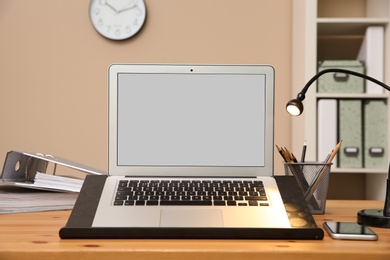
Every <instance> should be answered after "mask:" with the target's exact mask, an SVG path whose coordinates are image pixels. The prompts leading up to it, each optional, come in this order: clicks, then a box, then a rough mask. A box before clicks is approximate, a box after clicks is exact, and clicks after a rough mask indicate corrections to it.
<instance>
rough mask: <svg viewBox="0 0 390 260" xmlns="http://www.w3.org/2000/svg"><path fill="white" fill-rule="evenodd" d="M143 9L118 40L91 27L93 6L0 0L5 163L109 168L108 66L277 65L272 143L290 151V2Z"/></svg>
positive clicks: (225, 1) (181, 2) (198, 2)
mask: <svg viewBox="0 0 390 260" xmlns="http://www.w3.org/2000/svg"><path fill="white" fill-rule="evenodd" d="M145 3H146V6H147V21H146V24H145V25H144V28H143V30H142V31H141V32H140V33H139V34H138V35H137V36H135V37H133V38H132V39H130V40H126V41H123V42H114V41H109V40H107V39H105V38H103V37H101V36H100V35H99V34H98V33H96V32H95V30H94V29H93V27H92V26H91V24H90V21H89V18H88V5H89V0H77V1H76V0H75V1H60V0H35V1H26V0H1V1H0V37H1V38H0V126H1V130H0V133H1V134H0V164H2V161H3V159H1V158H3V156H5V154H6V152H7V151H9V150H23V151H30V152H41V153H49V154H54V155H57V156H61V157H65V158H67V159H70V160H75V161H78V162H81V163H84V164H86V165H89V166H92V167H96V168H100V169H102V170H106V168H107V67H108V66H109V64H111V63H207V64H210V63H220V64H241V63H246V64H255V63H268V64H272V65H273V66H274V67H275V69H276V110H275V113H276V122H275V126H276V135H275V143H276V144H279V145H283V146H289V145H290V134H289V133H290V118H289V117H288V116H287V114H286V113H285V111H284V106H285V102H286V101H287V100H288V99H289V98H290V97H291V96H292V94H291V93H290V82H291V68H290V66H291V9H292V7H291V5H292V1H291V0H277V1H275V0H146V1H145ZM294 95H295V94H294ZM275 166H276V171H277V172H279V173H280V172H281V171H282V163H281V160H280V157H279V156H278V154H277V153H275Z"/></svg>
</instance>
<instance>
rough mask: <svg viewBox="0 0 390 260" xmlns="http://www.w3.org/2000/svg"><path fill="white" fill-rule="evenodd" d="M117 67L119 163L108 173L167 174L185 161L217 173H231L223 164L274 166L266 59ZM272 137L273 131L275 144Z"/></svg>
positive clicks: (113, 145) (114, 107) (113, 146)
mask: <svg viewBox="0 0 390 260" xmlns="http://www.w3.org/2000/svg"><path fill="white" fill-rule="evenodd" d="M117 66H120V68H118V67H117ZM113 67H114V70H115V75H113V74H112V73H110V101H109V102H110V104H109V110H110V123H109V148H110V149H109V158H110V160H109V165H110V167H111V166H114V168H112V167H111V168H110V169H109V173H110V174H113V175H117V174H115V172H122V173H121V174H119V175H122V174H126V175H134V174H135V175H138V174H137V171H133V169H137V170H138V171H139V175H143V173H145V171H146V173H147V174H148V175H161V174H163V172H165V173H166V170H168V169H171V170H172V169H173V168H176V170H177V168H181V169H182V173H183V174H184V175H186V172H187V171H188V172H192V171H191V169H195V168H198V169H199V168H201V169H203V171H202V172H208V174H207V175H210V174H211V175H214V176H219V175H223V174H226V173H223V172H222V171H221V172H220V173H219V172H218V171H220V169H225V170H226V169H232V168H235V169H240V168H241V169H242V168H245V169H246V170H248V169H265V168H267V169H268V170H269V169H272V166H273V165H269V164H270V158H269V157H270V154H269V153H271V156H273V74H271V75H269V66H268V67H266V68H267V70H265V72H262V70H263V67H262V66H246V67H248V68H247V69H246V70H245V68H244V67H245V66H217V67H218V68H217V69H216V67H215V66H188V65H187V66H178V67H180V68H176V66H174V65H112V66H111V67H110V69H111V70H112V69H113ZM182 67H185V68H186V69H183V68H182ZM220 67H221V68H220ZM236 67H239V69H237V68H236ZM253 67H255V68H256V69H254V68H253ZM259 67H260V68H261V70H259ZM161 68H165V70H161ZM167 68H168V69H167ZM272 71H273V70H272ZM111 77H115V80H112V79H111ZM268 77H271V80H270V79H269V78H268ZM113 81H114V82H113ZM269 81H272V84H271V85H272V86H271V87H270V82H269ZM111 83H112V84H114V85H111ZM113 88H115V90H113ZM270 92H271V93H272V94H270ZM113 111H114V112H113ZM113 117H114V118H113ZM269 117H271V118H272V119H271V120H270V119H269ZM112 124H115V127H112ZM269 124H271V126H270V125H269ZM270 129H271V130H270ZM112 131H115V132H112ZM270 131H272V133H271V132H270ZM267 138H268V139H269V138H271V139H272V141H271V147H270V141H269V140H268V139H267ZM112 153H114V156H112ZM112 160H115V161H112ZM271 162H272V164H273V161H272V159H271ZM269 167H271V168H269ZM114 169H115V170H114ZM118 169H122V170H120V171H117V170H118ZM124 169H128V170H124ZM162 169H165V170H162ZM206 169H207V170H206ZM113 171H114V173H113ZM214 172H216V173H214ZM251 172H254V171H251ZM257 172H258V171H257ZM182 173H178V174H179V175H181V174H182ZM188 174H190V173H188ZM257 174H258V173H257ZM257 174H256V175H257ZM270 174H272V172H270V173H268V174H267V175H270ZM168 175H172V174H170V173H168ZM173 175H177V174H175V173H173ZM190 175H192V174H190ZM197 175H199V174H198V173H197ZM200 175H202V174H200ZM228 175H229V174H228Z"/></svg>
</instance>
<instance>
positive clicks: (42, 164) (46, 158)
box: [0, 151, 106, 190]
mask: <svg viewBox="0 0 390 260" xmlns="http://www.w3.org/2000/svg"><path fill="white" fill-rule="evenodd" d="M49 163H53V164H54V165H53V172H52V174H53V175H55V174H56V169H57V165H62V166H65V167H68V168H71V169H74V170H78V171H80V172H83V173H86V174H93V175H106V173H105V172H103V171H101V170H98V169H95V168H92V167H89V166H86V165H83V164H80V163H77V162H74V161H71V160H67V159H64V158H60V157H55V156H53V155H44V154H41V153H28V152H18V151H9V152H8V153H7V155H6V159H5V162H4V166H3V171H2V173H1V179H0V180H1V181H2V182H3V183H6V184H9V185H18V184H33V183H34V179H35V176H36V174H37V173H38V172H39V173H48V172H47V170H48V166H49ZM23 187H29V186H23ZM30 188H35V189H37V188H39V187H35V186H32V187H30ZM45 189H46V190H47V189H48V188H45ZM49 190H50V189H49ZM53 190H57V189H53Z"/></svg>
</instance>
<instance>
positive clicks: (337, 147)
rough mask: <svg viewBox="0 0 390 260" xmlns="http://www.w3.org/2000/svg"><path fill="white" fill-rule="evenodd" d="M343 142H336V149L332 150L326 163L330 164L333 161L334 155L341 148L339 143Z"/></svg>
mask: <svg viewBox="0 0 390 260" xmlns="http://www.w3.org/2000/svg"><path fill="white" fill-rule="evenodd" d="M342 142H343V140H341V141H340V142H338V144H337V145H336V147H335V148H334V149H333V151H332V153H331V154H330V156H329V159H328V161H327V162H328V163H330V162H332V161H333V158H334V157H335V156H336V154H337V153H338V152H339V150H340V146H341V143H342Z"/></svg>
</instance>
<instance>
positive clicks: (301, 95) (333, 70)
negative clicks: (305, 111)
mask: <svg viewBox="0 0 390 260" xmlns="http://www.w3.org/2000/svg"><path fill="white" fill-rule="evenodd" d="M331 72H340V73H346V74H351V75H354V76H357V77H360V78H363V79H366V80H369V81H372V82H374V83H376V84H378V85H379V86H381V87H382V88H384V89H386V90H387V91H390V87H389V86H388V85H386V84H385V83H383V82H380V81H379V80H377V79H374V78H372V77H370V76H367V75H364V74H361V73H358V72H355V71H352V70H345V69H325V70H321V71H320V72H318V73H317V74H316V75H314V77H312V78H311V79H310V80H309V81H308V82H307V83H306V85H305V86H304V87H303V89H302V90H301V92H299V93H298V96H297V97H298V99H300V100H301V101H302V100H304V99H305V94H306V92H307V90H308V89H309V87H310V85H311V84H313V82H314V81H316V80H317V79H318V78H319V77H321V76H322V75H323V74H325V73H331ZM302 97H303V98H302Z"/></svg>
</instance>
